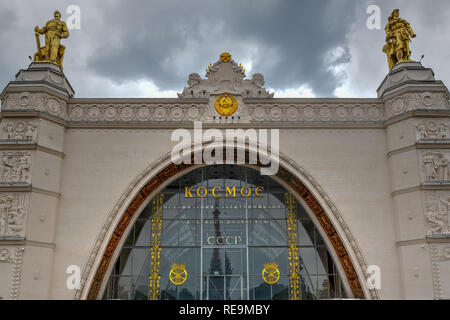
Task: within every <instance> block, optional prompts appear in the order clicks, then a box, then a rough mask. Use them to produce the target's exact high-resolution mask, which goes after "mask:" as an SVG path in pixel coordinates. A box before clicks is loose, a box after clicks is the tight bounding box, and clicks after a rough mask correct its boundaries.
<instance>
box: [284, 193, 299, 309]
mask: <svg viewBox="0 0 450 320" xmlns="http://www.w3.org/2000/svg"><path fill="white" fill-rule="evenodd" d="M295 208H296V206H295V198H294V196H293V195H292V194H289V193H286V210H287V224H288V244H289V299H291V300H300V265H299V262H298V247H297V212H296V210H295Z"/></svg>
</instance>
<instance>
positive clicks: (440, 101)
mask: <svg viewBox="0 0 450 320" xmlns="http://www.w3.org/2000/svg"><path fill="white" fill-rule="evenodd" d="M441 109H443V110H445V109H447V110H448V109H449V102H448V96H447V94H446V93H443V92H412V93H405V94H403V95H400V96H398V97H396V98H393V99H391V100H389V101H386V116H385V118H386V119H389V118H391V117H394V116H397V115H400V114H402V113H406V112H409V111H413V110H441Z"/></svg>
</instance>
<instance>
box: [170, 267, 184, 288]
mask: <svg viewBox="0 0 450 320" xmlns="http://www.w3.org/2000/svg"><path fill="white" fill-rule="evenodd" d="M187 278H188V273H187V271H186V265H184V264H178V263H174V264H172V266H171V269H170V272H169V279H170V282H172V283H173V284H174V285H176V286H179V285H182V284H183V283H185V282H186V280H187Z"/></svg>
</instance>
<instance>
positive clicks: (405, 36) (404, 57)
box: [383, 9, 416, 71]
mask: <svg viewBox="0 0 450 320" xmlns="http://www.w3.org/2000/svg"><path fill="white" fill-rule="evenodd" d="M399 14H400V10H399V9H395V10H394V11H393V12H392V14H391V16H390V17H389V18H388V22H387V24H386V27H385V28H384V30H385V31H386V44H385V45H384V47H383V52H384V53H386V56H387V60H388V64H389V71H390V70H391V69H392V68H393V67H394V66H395V65H396V64H398V63H401V62H411V61H412V60H411V59H410V58H411V50H410V49H409V42H410V41H411V39H412V38H415V37H416V34H415V33H414V32H413V30H412V29H411V26H410V25H409V22H408V21H406V20H404V19H401V18H400V17H399Z"/></svg>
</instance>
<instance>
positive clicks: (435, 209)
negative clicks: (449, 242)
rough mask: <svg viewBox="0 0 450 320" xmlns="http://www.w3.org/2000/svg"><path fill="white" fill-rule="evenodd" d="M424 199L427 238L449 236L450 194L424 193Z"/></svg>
mask: <svg viewBox="0 0 450 320" xmlns="http://www.w3.org/2000/svg"><path fill="white" fill-rule="evenodd" d="M424 197H425V199H424V215H425V221H426V230H427V231H426V232H427V236H428V237H432V236H448V235H450V221H449V210H450V192H442V191H432V192H426V193H425V196H424Z"/></svg>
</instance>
